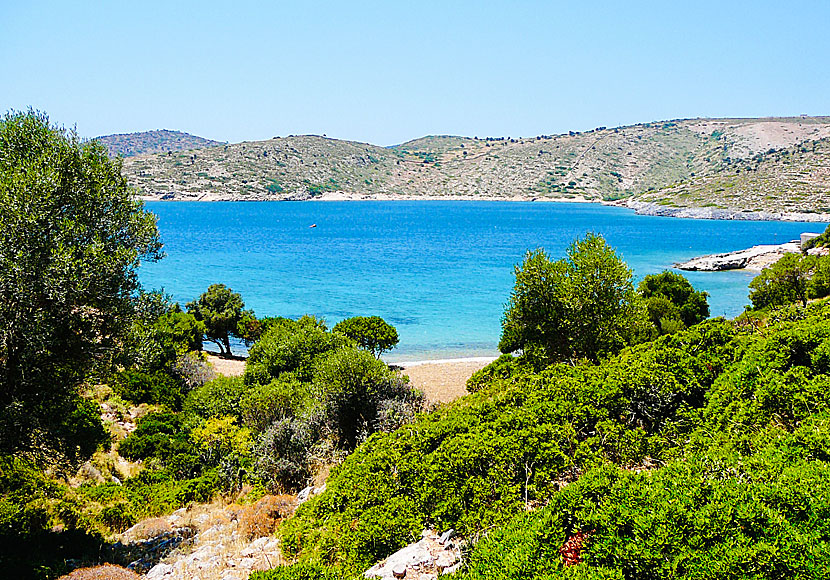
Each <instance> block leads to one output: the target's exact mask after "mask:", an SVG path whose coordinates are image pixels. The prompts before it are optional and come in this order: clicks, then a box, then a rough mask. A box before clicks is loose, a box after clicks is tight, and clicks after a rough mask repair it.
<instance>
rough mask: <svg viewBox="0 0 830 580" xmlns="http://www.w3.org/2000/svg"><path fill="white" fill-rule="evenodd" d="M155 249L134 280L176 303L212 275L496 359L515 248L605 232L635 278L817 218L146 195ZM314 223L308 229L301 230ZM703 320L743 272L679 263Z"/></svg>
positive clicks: (577, 206) (292, 309)
mask: <svg viewBox="0 0 830 580" xmlns="http://www.w3.org/2000/svg"><path fill="white" fill-rule="evenodd" d="M145 205H146V207H147V209H149V210H150V211H152V212H154V213H155V214H156V215H157V216H158V226H159V231H160V233H161V238H162V241H163V243H164V251H165V253H166V257H165V258H164V259H163V260H161V261H160V262H156V263H147V264H143V265H142V266H141V268H140V271H139V278H140V280H141V282H142V284H143V285H144V286H145V288H147V289H162V288H163V289H164V291H166V292H168V293H169V294H171V295H172V296H173V298H174V299H175V300H177V301H179V302H180V303H181V304H182V306H184V303H185V302H188V301H190V300H193V299H194V298H196V297H197V296H198V295H199V294H200V293H202V292H204V291H205V289H207V287H208V285H210V284H212V283H217V282H221V283H224V284H226V285H228V286H230V287H231V288H232V289H233V290H234V291H236V292H240V293H241V294H242V297H243V298H244V300H245V303H246V306H247V307H248V308H253V309H254V310H255V311H256V313H257V314H258V315H260V316H264V315H270V316H286V317H290V318H296V317H299V316H302V315H303V314H314V315H315V316H318V317H322V318H324V319H325V320H326V322H327V323H328V324H329V325H330V326H331V325H334V324H335V323H336V322H338V321H339V320H342V319H343V318H347V317H350V316H356V315H367V316H368V315H378V316H382V317H383V318H384V319H386V320H387V321H388V322H390V323H391V324H393V325H395V327H397V329H398V333H399V335H400V344H399V346H398V348H397V349H395V350H394V351H392V353H389V354H387V355H386V357H385V358H386V359H388V360H389V361H404V360H420V359H431V358H454V357H469V356H490V355H496V354H497V349H496V345H497V343H498V339H499V333H500V319H501V315H502V312H503V311H504V305H505V303H506V302H507V300H508V298H509V296H510V290H511V288H512V285H513V267H514V265H515V264H517V263H519V262H521V260H522V258H523V256H524V253H525V252H526V251H527V250H529V249H535V248H539V247H542V248H545V250H546V251H547V252H548V254H549V255H550V256H551V257H553V258H557V257H561V256H562V255H564V253H565V249H566V248H567V246H568V245H569V244H570V243H571V242H572V241H573V240H574V239H575V238H577V237H579V236H582V235H584V234H585V233H586V232H589V231H591V232H595V233H598V234H601V235H602V236H604V237H605V239H606V240H607V241H608V243H609V244H611V245H612V246H614V247H615V248H616V249H617V251H618V253H619V254H620V255H621V256H622V257H623V259H624V260H625V261H626V262H627V263H628V265H629V266H630V267H631V268H633V270H634V274H635V277H636V279H637V281H639V279H641V278H642V277H643V276H645V275H647V274H652V273H656V272H660V271H662V270H664V269H667V268H671V266H672V264H673V263H675V262H680V261H684V260H687V259H689V258H692V257H695V256H699V255H703V254H711V253H718V252H728V251H733V250H739V249H743V248H748V247H750V246H753V245H756V244H779V243H783V242H786V241H789V240H793V239H797V238H798V236H799V234H800V233H802V232H821V231H824V228H825V227H826V226H827V224H825V223H815V222H814V223H801V222H775V221H718V220H693V219H679V218H668V217H649V216H638V215H635V214H634V212H633V211H632V210H629V209H625V208H619V207H609V206H602V205H599V204H585V203H528V202H506V201H498V202H487V201H360V202H354V201H346V202H314V201H311V202H308V201H306V202H256V203H252V202H148V203H146V204H145ZM312 226H314V227H312ZM683 274H684V275H685V276H686V277H687V278H689V280H690V281H691V282H692V284H693V285H694V286H695V287H696V288H697V289H700V290H705V291H707V292H709V294H710V297H709V304H710V307H711V312H712V316H727V317H733V316H736V315H737V314H739V313H740V312H741V311H742V310H743V307H744V305H745V304H747V302H748V299H747V285H748V283H749V281H750V280H751V279H752V277H753V276H754V273H752V272H744V271H732V272H684V273H683Z"/></svg>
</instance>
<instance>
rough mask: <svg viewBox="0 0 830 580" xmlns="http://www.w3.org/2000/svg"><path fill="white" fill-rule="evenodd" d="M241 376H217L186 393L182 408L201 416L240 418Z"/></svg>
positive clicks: (243, 390) (186, 411) (243, 391)
mask: <svg viewBox="0 0 830 580" xmlns="http://www.w3.org/2000/svg"><path fill="white" fill-rule="evenodd" d="M245 390H246V388H245V385H244V383H243V382H242V377H225V376H218V377H216V378H215V379H213V380H212V381H208V382H207V383H205V384H204V385H202V386H200V387H196V388H195V389H193V390H192V391H190V392H189V393H188V394H187V399H186V400H185V402H184V405H183V410H184V412H185V413H188V414H193V415H197V416H199V417H202V418H208V417H220V416H227V415H230V416H233V417H237V418H242V397H243V395H244V394H245Z"/></svg>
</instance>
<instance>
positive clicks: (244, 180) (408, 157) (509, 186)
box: [124, 117, 830, 211]
mask: <svg viewBox="0 0 830 580" xmlns="http://www.w3.org/2000/svg"><path fill="white" fill-rule="evenodd" d="M828 137H830V117H796V118H767V119H686V120H677V121H664V122H663V121H661V122H656V123H644V124H638V125H632V126H628V127H617V128H613V129H608V128H605V127H599V128H597V129H595V130H592V131H587V132H581V133H576V132H571V133H568V134H562V135H539V136H536V137H530V138H527V137H526V138H509V137H508V138H505V137H499V138H469V137H456V136H430V137H424V138H421V139H416V140H413V141H409V142H406V143H403V144H401V145H397V146H394V147H379V146H376V145H370V144H367V143H356V142H350V141H339V140H336V139H329V138H326V137H320V136H314V135H305V136H290V137H275V138H273V139H270V140H267V141H256V142H245V143H238V144H233V145H225V146H222V147H211V148H208V149H201V150H198V151H188V152H179V153H172V154H170V153H168V154H163V155H141V156H136V157H133V158H130V159H126V160H125V163H124V168H125V172H126V173H127V175H128V177H129V180H130V182H131V183H132V184H133V185H134V186H135V187H137V188H138V190H139V191H140V192H141V194H142V195H144V196H146V197H147V198H148V199H177V200H187V199H191V200H242V199H245V200H269V199H274V200H279V199H315V198H323V197H328V198H369V199H372V198H374V199H388V198H433V197H437V198H447V199H453V198H455V199H465V198H476V199H497V198H509V199H520V200H545V199H559V200H573V201H582V200H586V201H600V200H605V201H611V200H621V199H625V200H628V199H637V200H642V201H643V202H647V203H650V204H655V205H657V206H658V207H663V206H668V207H671V204H675V206H676V207H686V206H692V205H697V206H710V207H711V205H710V204H714V206H717V207H721V206H722V207H725V208H730V207H736V208H739V209H744V206H743V205H741V202H742V201H743V200H742V199H741V198H740V197H734V198H731V197H728V195H729V194H726V195H720V193H722V192H716V191H714V190H715V189H717V188H718V187H720V186H719V185H715V184H719V183H721V182H724V181H726V180H729V179H732V178H733V177H734V176H739V179H741V180H743V179H745V177H746V176H749V175H753V176H754V175H761V174H763V175H768V178H766V179H767V181H769V182H770V183H772V182H775V183H776V184H777V185H776V186H775V187H773V186H772V185H770V186H769V187H768V188H767V189H765V190H764V192H763V193H760V194H757V195H756V194H753V197H752V200H753V202H752V209H756V208H757V209H766V210H771V211H772V210H774V211H778V210H782V209H783V208H787V207H791V206H792V207H798V208H802V209H803V210H806V209H807V208H811V209H812V208H816V209H815V210H816V211H818V208H820V207H823V205H822V203H820V202H818V201H815V200H814V199H813V198H814V197H816V196H819V195H823V192H825V191H826V189H827V186H826V185H825V184H826V183H827V181H826V176H827V173H826V169H827V163H828V159H827V156H826V155H824V153H822V152H823V151H824V150H825V148H826V144H825V142H823V141H822V139H826V138H828ZM808 157H809V161H807V158H808ZM795 158H798V159H799V160H801V159H804V162H803V166H804V168H805V170H807V169H806V168H807V167H809V168H811V169H809V171H810V172H811V173H810V174H809V176H807V178H805V179H807V181H808V182H809V183H808V185H805V187H803V188H796V189H797V190H798V191H799V192H801V193H800V195H801V194H802V193H803V195H802V197H800V198H797V197H792V198H790V197H786V199H785V200H784V201H782V199H783V198H780V196H781V192H785V193H786V195H790V194H789V192H791V191H792V190H793V188H790V187H789V183H790V182H791V181H793V182H796V181H803V180H804V179H802V175H803V174H802V173H801V171H802V169H801V168H802V165H799V166H798V167H799V168H798V169H797V170H794V169H793V167H794V166H793V161H792V160H793V159H795ZM799 163H801V161H799ZM749 168H752V169H749ZM730 176H732V177H730ZM694 184H697V185H694ZM693 185H694V187H696V188H697V189H695V191H696V192H697V193H691V192H690V190H689V188H693ZM746 187H747V188H752V187H754V185H753V184H750V183H749V182H747V185H746ZM710 190H711V192H710ZM767 190H768V191H767ZM724 191H725V189H724ZM710 193H711V196H710ZM716 193H717V194H718V195H715V194H716ZM756 198H757V202H756ZM730 200H733V201H734V203H732V202H731V201H730ZM802 201H804V202H805V203H804V204H802V203H801V202H802ZM658 204H662V206H660V205H658Z"/></svg>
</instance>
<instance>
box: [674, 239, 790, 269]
mask: <svg viewBox="0 0 830 580" xmlns="http://www.w3.org/2000/svg"><path fill="white" fill-rule="evenodd" d="M799 252H801V244H800V243H799V242H795V241H794V242H787V243H786V244H778V245H761V246H752V247H751V248H749V249H746V250H738V251H737V252H725V253H723V254H709V255H708V256H700V257H698V258H692V259H691V260H689V261H687V262H681V263H679V264H675V265H674V267H675V268H677V269H678V270H687V271H695V272H722V271H724V270H756V271H759V272H760V271H761V270H763V269H764V268H766V267H768V266H771V265H772V264H774V263H775V262H777V261H778V260H779V259H781V257H783V256H784V255H785V254H792V253H799Z"/></svg>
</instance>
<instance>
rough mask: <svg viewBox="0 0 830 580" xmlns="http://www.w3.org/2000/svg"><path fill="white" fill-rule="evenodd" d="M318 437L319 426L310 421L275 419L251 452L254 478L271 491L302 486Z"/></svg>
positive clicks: (308, 471)
mask: <svg viewBox="0 0 830 580" xmlns="http://www.w3.org/2000/svg"><path fill="white" fill-rule="evenodd" d="M320 437H321V430H320V426H319V425H318V424H316V423H315V422H314V421H312V420H307V419H297V418H285V419H281V420H279V421H275V422H274V423H273V424H272V425H271V426H270V427H268V428H267V429H266V430H265V431H264V432H263V433H262V435H260V437H259V439H258V440H257V441H256V443H255V444H254V448H253V452H252V455H253V457H254V458H255V459H254V470H255V474H256V476H257V478H258V479H259V480H260V481H262V482H263V483H265V485H266V486H267V487H268V488H269V489H270V490H272V491H287V490H296V489H300V488H302V487H305V485H306V484H307V483H308V480H309V479H310V477H311V472H310V469H309V467H310V466H309V464H310V459H311V458H310V453H311V449H312V447H313V446H314V445H315V443H317V441H318V440H319V439H320Z"/></svg>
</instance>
